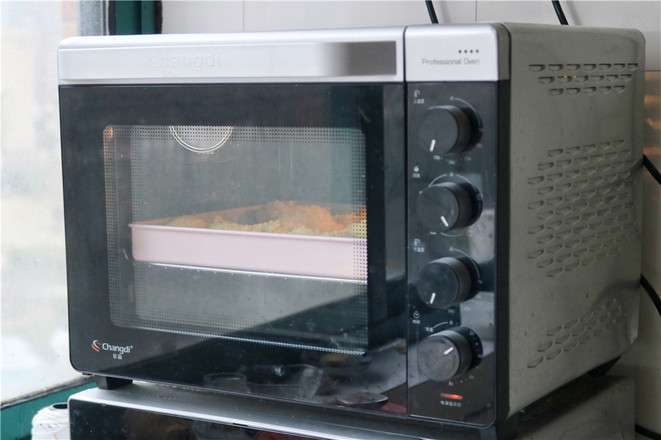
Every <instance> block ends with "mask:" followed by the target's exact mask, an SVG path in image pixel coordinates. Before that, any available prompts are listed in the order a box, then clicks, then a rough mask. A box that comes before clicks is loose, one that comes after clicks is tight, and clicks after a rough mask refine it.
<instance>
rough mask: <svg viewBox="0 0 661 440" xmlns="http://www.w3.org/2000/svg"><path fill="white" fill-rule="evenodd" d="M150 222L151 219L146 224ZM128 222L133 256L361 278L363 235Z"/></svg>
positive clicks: (164, 261) (363, 271) (228, 267)
mask: <svg viewBox="0 0 661 440" xmlns="http://www.w3.org/2000/svg"><path fill="white" fill-rule="evenodd" d="M150 223H151V224H150ZM153 223H154V222H147V224H145V223H133V224H130V225H129V226H130V227H131V235H132V239H133V258H134V259H135V260H138V261H144V262H149V263H160V264H173V265H184V266H198V267H208V268H216V269H226V270H240V271H251V272H267V273H277V274H288V275H299V276H312V277H325V278H341V279H349V280H365V279H366V278H367V270H366V269H367V261H366V255H367V252H366V250H367V240H365V239H364V238H345V237H326V236H315V235H294V234H275V233H266V232H244V231H229V230H220V229H205V228H184V227H175V226H162V225H157V224H153Z"/></svg>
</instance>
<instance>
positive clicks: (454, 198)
mask: <svg viewBox="0 0 661 440" xmlns="http://www.w3.org/2000/svg"><path fill="white" fill-rule="evenodd" d="M481 211H482V200H481V195H480V193H479V191H478V190H477V189H476V188H475V187H474V186H473V185H471V184H470V183H468V182H461V183H459V182H453V181H441V182H434V183H432V184H431V185H429V186H428V187H427V188H425V189H423V190H422V191H421V192H420V195H419V197H418V208H417V213H418V218H419V219H420V222H421V223H422V224H423V225H424V226H425V227H426V228H428V229H429V230H430V231H434V232H447V231H450V230H452V229H458V228H463V227H466V226H470V225H471V224H473V223H474V222H475V221H476V220H477V218H478V217H479V216H480V213H481Z"/></svg>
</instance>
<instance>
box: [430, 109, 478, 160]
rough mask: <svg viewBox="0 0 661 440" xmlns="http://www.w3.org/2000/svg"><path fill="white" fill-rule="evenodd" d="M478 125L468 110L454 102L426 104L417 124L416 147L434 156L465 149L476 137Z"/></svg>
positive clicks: (476, 140) (475, 116)
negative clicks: (417, 144)
mask: <svg viewBox="0 0 661 440" xmlns="http://www.w3.org/2000/svg"><path fill="white" fill-rule="evenodd" d="M480 126H481V124H480V121H479V118H478V117H477V115H476V114H475V113H474V112H473V111H472V110H471V109H468V108H460V107H457V106H455V105H440V106H437V107H430V108H429V109H427V110H426V111H425V112H424V113H423V114H422V117H421V120H420V125H419V126H418V141H419V145H420V148H422V149H423V150H425V151H426V152H428V153H430V154H434V155H444V154H447V153H461V152H464V151H467V150H469V149H471V148H472V147H473V146H474V145H475V144H476V143H477V142H478V141H479V140H480V136H481V128H480Z"/></svg>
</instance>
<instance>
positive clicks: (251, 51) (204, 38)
mask: <svg viewBox="0 0 661 440" xmlns="http://www.w3.org/2000/svg"><path fill="white" fill-rule="evenodd" d="M506 35H507V32H506V31H505V28H504V27H503V26H502V25H498V24H470V25H442V26H439V25H425V26H410V27H389V28H365V29H335V30H310V31H278V32H243V33H222V34H221V33H219V34H185V35H184V34H182V35H125V36H101V37H73V38H68V39H65V40H64V41H62V42H61V43H60V46H59V50H58V66H59V80H60V84H61V85H75V84H188V83H239V82H240V83H264V82H269V83H285V82H287V83H292V82H303V83H305V82H325V83H328V82H330V83H334V82H339V83H396V82H400V83H401V82H403V81H404V80H406V81H430V80H436V81H438V80H443V81H450V80H462V81H495V80H498V79H505V78H506V74H505V70H506V64H507V63H506V61H507V59H508V57H507V56H506V50H504V48H505V47H506V42H507V41H508V38H507V37H506Z"/></svg>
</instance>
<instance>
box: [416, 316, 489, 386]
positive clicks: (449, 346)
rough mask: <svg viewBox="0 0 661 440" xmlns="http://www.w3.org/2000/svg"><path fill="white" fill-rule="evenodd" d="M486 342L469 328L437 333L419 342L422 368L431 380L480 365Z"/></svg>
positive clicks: (423, 373)
mask: <svg viewBox="0 0 661 440" xmlns="http://www.w3.org/2000/svg"><path fill="white" fill-rule="evenodd" d="M481 357H482V342H480V338H478V336H477V335H476V334H475V332H474V331H473V330H471V329H469V328H466V327H453V328H450V329H447V330H443V331H441V332H438V333H434V334H432V335H430V336H428V337H427V338H425V339H423V340H422V342H420V344H419V345H418V370H419V371H420V374H422V375H423V376H425V377H427V378H428V379H431V380H434V381H437V382H444V381H446V380H450V379H452V378H453V377H457V376H461V375H462V374H464V373H466V372H467V371H469V370H470V369H472V368H474V367H476V366H477V364H478V363H479V362H480V359H481Z"/></svg>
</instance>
